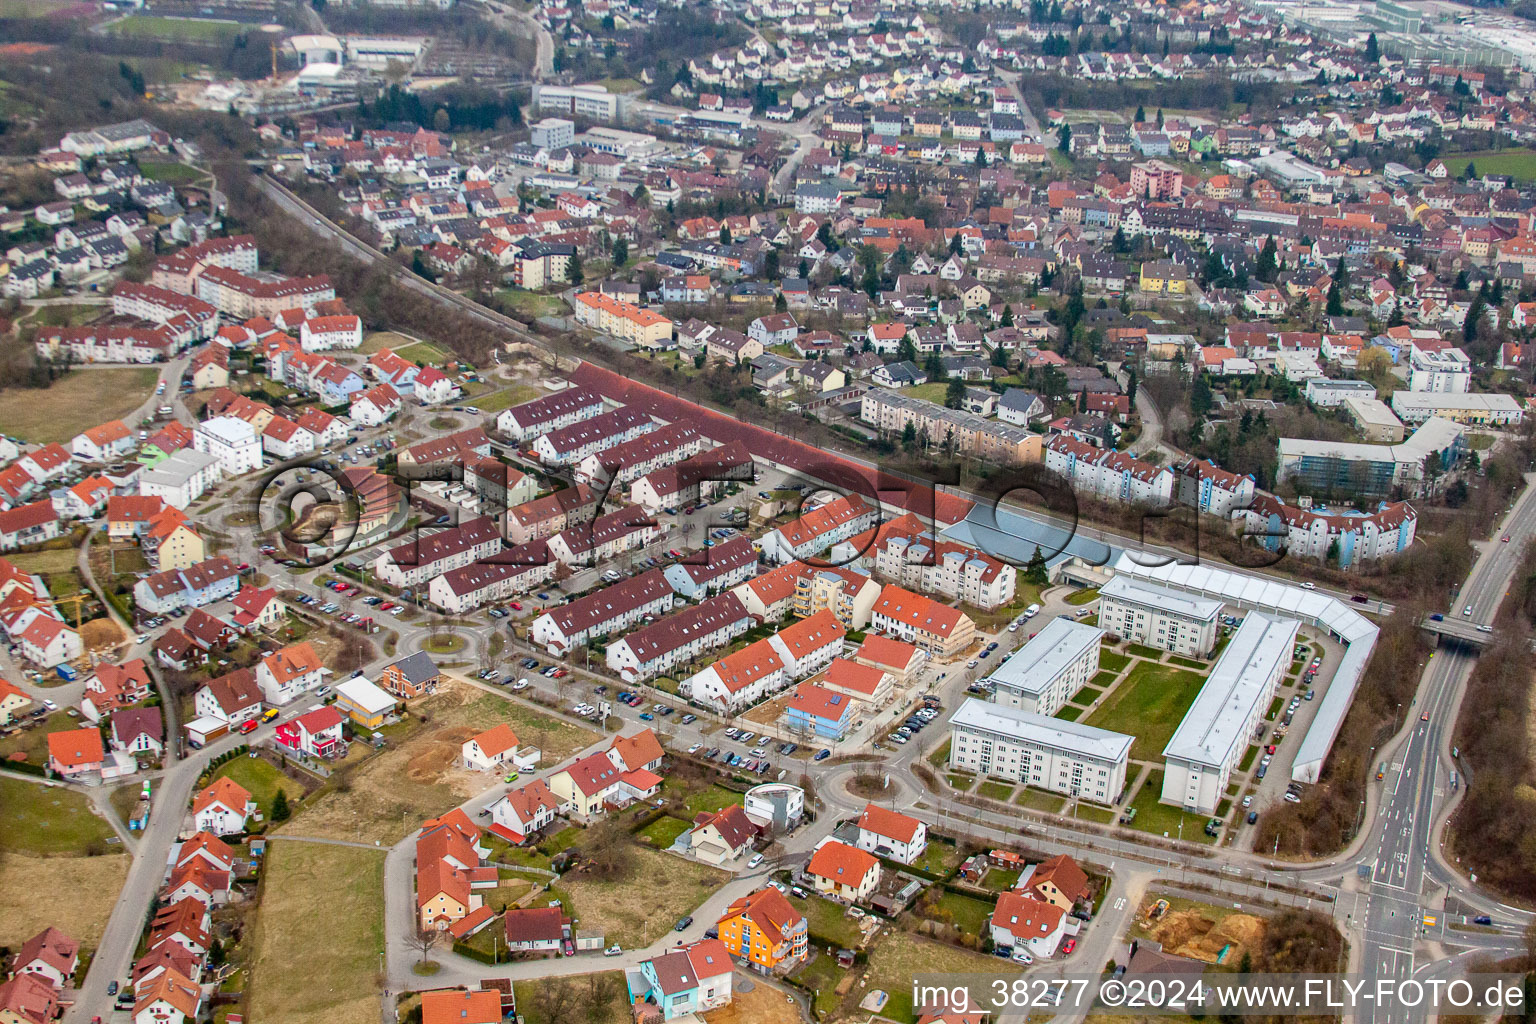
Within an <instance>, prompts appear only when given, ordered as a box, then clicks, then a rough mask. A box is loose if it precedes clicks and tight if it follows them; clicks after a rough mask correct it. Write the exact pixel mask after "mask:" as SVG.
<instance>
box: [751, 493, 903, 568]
mask: <svg viewBox="0 0 1536 1024" xmlns="http://www.w3.org/2000/svg"><path fill="white" fill-rule="evenodd" d="M877 517H878V511H877V510H876V509H875V508H874V507H873V506H871V505H870V504H869V503H868V502H866V501H865V500H864V499H863V498H862V497H860V496H859V495H857V494H852V495H844V496H839V497H837V498H835V499H833V500H832V501H829V502H827V503H826V504H824V505H821V506H819V507H817V508H814V509H811V510H810V511H808V512H806V513H805V514H804V515H802V516H801V517H800V518H798V519H796V520H794V521H792V522H789V523H786V524H785V525H783V526H780V527H776V528H774V529H772V530H769V531H768V532H767V533H765V534H764V535H763V536H762V537H761V538H760V543H761V545H762V549H763V557H764V558H766V559H768V560H769V561H772V562H778V563H781V564H782V563H784V562H790V561H794V560H796V559H805V558H809V557H811V556H813V555H819V554H821V553H822V552H824V551H826V550H827V549H828V548H830V547H831V546H832V545H834V544H837V543H839V542H840V541H844V540H847V539H848V538H850V537H852V536H853V535H855V534H857V533H861V532H863V531H865V530H867V529H869V528H870V527H872V526H874V524H875V520H876V519H877Z"/></svg>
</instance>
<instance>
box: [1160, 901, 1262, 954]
mask: <svg viewBox="0 0 1536 1024" xmlns="http://www.w3.org/2000/svg"><path fill="white" fill-rule="evenodd" d="M1152 937H1153V938H1154V939H1156V940H1157V941H1158V942H1160V943H1162V945H1163V949H1164V951H1165V952H1168V953H1172V954H1174V955H1176V956H1184V957H1189V958H1190V959H1191V960H1203V961H1204V962H1206V963H1209V964H1214V963H1216V962H1217V957H1219V956H1221V951H1222V950H1223V949H1227V947H1229V946H1230V947H1231V949H1230V950H1229V951H1228V953H1227V957H1226V959H1227V960H1229V961H1230V960H1231V959H1232V958H1233V957H1240V956H1242V954H1243V952H1244V951H1245V950H1246V951H1247V952H1249V953H1254V952H1257V951H1258V949H1259V947H1260V945H1261V944H1262V943H1263V941H1264V922H1263V921H1262V920H1261V919H1259V918H1257V917H1254V916H1253V915H1251V914H1229V915H1228V916H1227V917H1225V918H1223V919H1222V921H1221V923H1220V924H1217V923H1216V922H1215V921H1213V920H1212V919H1211V918H1209V917H1206V916H1205V915H1204V914H1200V913H1196V912H1194V911H1189V910H1174V911H1170V912H1169V913H1168V915H1167V916H1166V917H1165V918H1163V920H1162V921H1161V922H1159V923H1158V925H1157V927H1156V928H1155V929H1153V931H1152Z"/></svg>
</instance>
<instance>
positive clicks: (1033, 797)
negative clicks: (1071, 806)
mask: <svg viewBox="0 0 1536 1024" xmlns="http://www.w3.org/2000/svg"><path fill="white" fill-rule="evenodd" d="M1013 802H1014V803H1016V804H1018V805H1019V806H1020V807H1028V808H1030V809H1032V810H1036V811H1044V812H1045V813H1047V814H1055V813H1056V812H1058V811H1060V810H1061V808H1062V806H1063V805H1064V804H1065V803H1066V802H1067V801H1066V799H1065V798H1063V797H1059V796H1057V795H1056V794H1055V793H1046V792H1044V791H1043V790H1039V789H1030V788H1029V787H1028V786H1024V787H1022V788H1021V789H1020V790H1019V795H1018V796H1016V797H1014V798H1013Z"/></svg>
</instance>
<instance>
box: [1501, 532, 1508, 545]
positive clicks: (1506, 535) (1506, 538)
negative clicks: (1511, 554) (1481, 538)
mask: <svg viewBox="0 0 1536 1024" xmlns="http://www.w3.org/2000/svg"><path fill="white" fill-rule="evenodd" d="M1501 540H1502V541H1503V542H1504V543H1505V544H1508V543H1509V534H1507V533H1506V534H1505V535H1504V536H1503V537H1502V538H1501Z"/></svg>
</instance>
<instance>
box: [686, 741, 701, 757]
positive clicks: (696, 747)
mask: <svg viewBox="0 0 1536 1024" xmlns="http://www.w3.org/2000/svg"><path fill="white" fill-rule="evenodd" d="M703 745H704V744H702V743H695V744H694V745H693V746H691V747H689V748H688V753H690V754H697V753H698V752H699V748H700V747H702V746H703Z"/></svg>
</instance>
